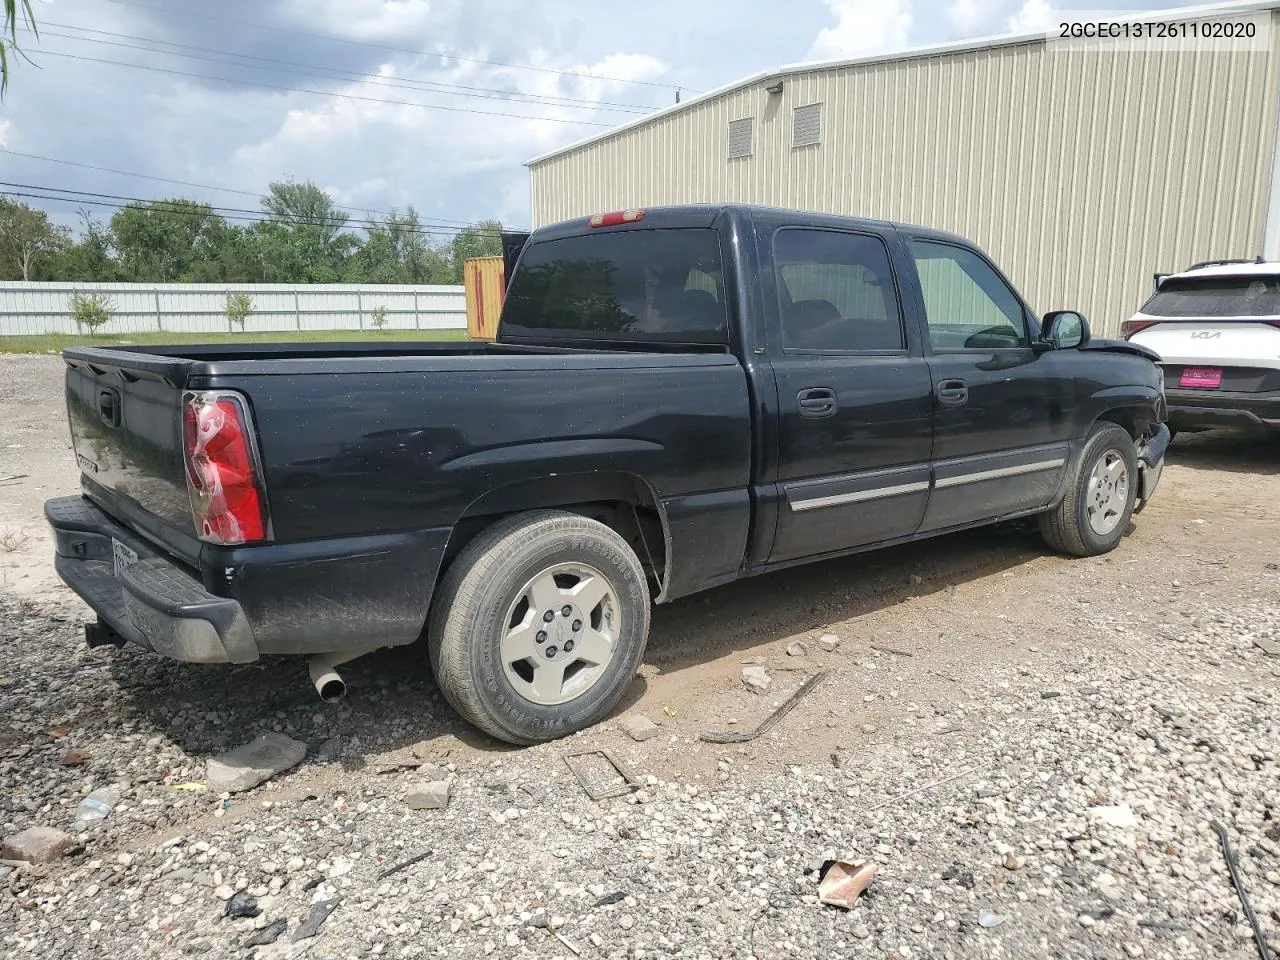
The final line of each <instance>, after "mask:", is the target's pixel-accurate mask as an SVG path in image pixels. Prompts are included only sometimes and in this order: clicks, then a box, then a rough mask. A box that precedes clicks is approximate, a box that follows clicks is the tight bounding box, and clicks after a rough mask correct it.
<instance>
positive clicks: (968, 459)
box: [907, 237, 1075, 530]
mask: <svg viewBox="0 0 1280 960" xmlns="http://www.w3.org/2000/svg"><path fill="white" fill-rule="evenodd" d="M907 246H908V249H909V250H910V253H911V258H912V261H913V263H914V265H915V267H916V277H917V279H918V282H919V287H920V294H921V300H922V304H921V306H922V309H923V314H924V318H925V335H926V338H927V343H926V348H927V355H928V363H929V371H930V374H931V377H932V381H933V390H934V405H935V415H934V435H933V470H934V491H933V495H932V497H931V498H930V500H929V507H928V510H927V512H926V514H925V518H924V523H923V524H922V525H921V530H944V529H946V528H948V527H953V526H959V525H963V524H966V523H972V522H976V521H979V520H987V519H993V518H995V517H999V516H1003V515H1007V514H1012V513H1019V512H1022V511H1027V510H1033V509H1035V508H1037V507H1043V506H1047V505H1048V504H1049V503H1050V502H1052V500H1053V499H1054V496H1055V495H1056V493H1057V491H1058V487H1059V485H1060V483H1061V480H1062V477H1063V474H1064V473H1065V471H1066V469H1067V461H1068V459H1069V456H1070V451H1069V447H1068V440H1070V439H1071V436H1070V434H1071V428H1072V423H1073V419H1074V418H1073V413H1074V407H1075V382H1074V380H1073V378H1072V376H1071V367H1072V365H1071V364H1070V363H1064V362H1062V360H1063V358H1062V357H1061V356H1058V357H1055V356H1054V355H1053V353H1052V352H1048V353H1037V352H1036V351H1035V350H1033V349H1032V347H1031V327H1030V323H1029V316H1028V313H1029V311H1028V310H1027V308H1026V307H1025V306H1024V305H1023V303H1022V301H1021V300H1020V299H1019V298H1018V296H1017V295H1016V294H1015V293H1014V292H1013V288H1012V287H1011V286H1010V285H1009V284H1008V282H1007V281H1006V280H1005V279H1004V277H1002V276H1001V275H1000V273H999V271H997V270H996V269H995V267H993V266H992V265H991V264H990V263H988V262H987V260H986V259H985V258H984V257H982V256H981V255H980V254H978V253H977V252H976V251H975V250H972V249H970V248H968V247H966V246H963V245H960V244H957V243H952V242H947V241H942V240H938V239H934V238H925V237H919V238H911V239H908V240H907Z"/></svg>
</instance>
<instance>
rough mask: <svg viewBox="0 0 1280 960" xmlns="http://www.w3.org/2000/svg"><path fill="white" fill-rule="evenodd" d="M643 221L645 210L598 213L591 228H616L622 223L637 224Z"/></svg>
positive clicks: (592, 220) (592, 219) (592, 221)
mask: <svg viewBox="0 0 1280 960" xmlns="http://www.w3.org/2000/svg"><path fill="white" fill-rule="evenodd" d="M643 219H644V211H643V210H615V211H614V212H613V213H597V214H596V215H595V216H594V217H592V218H591V226H593V227H616V226H618V224H620V223H635V222H636V221H637V220H643Z"/></svg>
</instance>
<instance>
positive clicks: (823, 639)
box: [818, 633, 840, 653]
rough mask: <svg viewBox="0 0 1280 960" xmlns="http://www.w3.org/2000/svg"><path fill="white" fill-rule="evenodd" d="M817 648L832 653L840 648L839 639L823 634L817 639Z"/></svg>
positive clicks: (833, 635) (831, 634)
mask: <svg viewBox="0 0 1280 960" xmlns="http://www.w3.org/2000/svg"><path fill="white" fill-rule="evenodd" d="M818 646H819V647H821V648H822V649H823V650H824V651H825V652H826V653H834V652H835V651H836V649H837V648H838V647H839V646H840V638H839V637H837V636H836V635H835V634H834V633H824V634H823V635H822V636H820V637H819V638H818Z"/></svg>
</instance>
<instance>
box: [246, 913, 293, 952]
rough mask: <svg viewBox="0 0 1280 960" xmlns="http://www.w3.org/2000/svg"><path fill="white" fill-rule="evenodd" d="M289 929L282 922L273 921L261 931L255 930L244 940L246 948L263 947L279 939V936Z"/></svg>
mask: <svg viewBox="0 0 1280 960" xmlns="http://www.w3.org/2000/svg"><path fill="white" fill-rule="evenodd" d="M288 929H289V924H288V923H286V922H285V921H284V920H273V921H272V922H271V923H269V924H267V926H265V927H263V928H262V929H261V930H255V931H254V932H253V933H251V934H250V935H249V937H248V938H247V939H246V940H245V942H244V945H245V946H246V947H265V946H268V945H270V944H272V943H275V942H276V941H277V940H279V939H280V935H281V934H282V933H284V932H285V931H286V930H288Z"/></svg>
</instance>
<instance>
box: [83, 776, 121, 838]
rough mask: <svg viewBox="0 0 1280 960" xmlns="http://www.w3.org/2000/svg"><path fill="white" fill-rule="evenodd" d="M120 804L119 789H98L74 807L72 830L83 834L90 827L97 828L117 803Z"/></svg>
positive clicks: (113, 787)
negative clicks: (74, 818)
mask: <svg viewBox="0 0 1280 960" xmlns="http://www.w3.org/2000/svg"><path fill="white" fill-rule="evenodd" d="M119 802H120V788H119V787H117V786H110V787H99V788H98V789H97V790H95V791H93V793H91V794H89V795H88V796H87V797H85V798H84V799H83V800H81V801H80V805H79V806H78V807H76V820H75V825H74V828H73V829H74V830H75V832H76V833H83V832H84V831H85V830H88V829H89V828H90V827H94V826H97V825H98V824H99V823H101V822H102V821H103V820H105V819H107V814H109V813H110V812H111V811H112V810H113V809H114V808H115V805H116V804H117V803H119Z"/></svg>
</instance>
